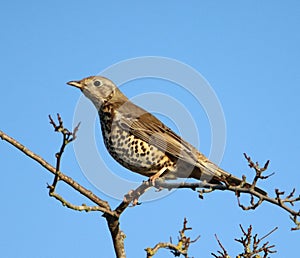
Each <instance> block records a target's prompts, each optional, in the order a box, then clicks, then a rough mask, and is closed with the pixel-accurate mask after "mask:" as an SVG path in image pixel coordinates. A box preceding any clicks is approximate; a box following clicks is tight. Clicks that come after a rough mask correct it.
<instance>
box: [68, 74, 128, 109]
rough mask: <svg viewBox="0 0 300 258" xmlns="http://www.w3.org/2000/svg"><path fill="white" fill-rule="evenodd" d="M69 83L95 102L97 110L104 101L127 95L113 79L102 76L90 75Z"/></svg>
mask: <svg viewBox="0 0 300 258" xmlns="http://www.w3.org/2000/svg"><path fill="white" fill-rule="evenodd" d="M67 84H68V85H71V86H74V87H76V88H79V89H80V90H81V91H82V92H83V94H84V95H85V96H86V97H87V98H88V99H90V100H91V101H92V102H93V103H94V105H95V106H96V108H97V110H98V109H99V108H100V107H101V105H102V104H103V103H104V102H106V101H108V100H110V99H112V98H114V97H120V98H123V97H125V96H124V95H123V94H122V93H121V92H120V91H119V89H118V88H117V86H116V85H115V84H114V83H113V82H112V81H111V80H109V79H107V78H105V77H102V76H90V77H86V78H84V79H82V80H80V81H70V82H67Z"/></svg>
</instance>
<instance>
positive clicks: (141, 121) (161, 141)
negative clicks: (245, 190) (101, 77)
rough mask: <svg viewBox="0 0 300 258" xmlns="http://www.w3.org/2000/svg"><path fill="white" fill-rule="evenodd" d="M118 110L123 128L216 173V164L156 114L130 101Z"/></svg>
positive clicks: (208, 171)
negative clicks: (132, 113)
mask: <svg viewBox="0 0 300 258" xmlns="http://www.w3.org/2000/svg"><path fill="white" fill-rule="evenodd" d="M133 106H134V107H133ZM133 108H134V110H135V112H134V117H132V115H130V114H131V113H129V112H130V111H131V112H132V110H133ZM118 112H119V116H118V119H117V120H118V121H119V122H118V123H119V126H121V127H123V129H125V130H129V131H130V132H131V133H132V134H133V135H135V136H136V137H138V138H139V139H142V140H143V141H146V142H148V143H150V144H152V145H153V146H155V147H157V148H158V149H160V150H161V151H164V152H165V153H167V154H169V155H171V156H172V157H175V158H177V159H180V160H183V161H184V162H187V163H189V164H191V165H193V166H196V167H199V168H200V169H201V170H202V172H206V173H207V174H210V175H216V171H215V169H216V168H218V167H217V166H216V165H215V164H213V163H212V162H210V161H209V160H208V159H207V158H206V157H205V156H204V155H202V154H201V153H199V151H198V150H197V149H196V148H195V147H193V146H192V145H191V144H189V143H188V142H186V141H185V140H183V139H182V138H181V137H180V136H179V135H177V134H176V133H174V132H173V131H172V130H171V129H170V128H169V127H167V126H166V125H164V124H163V123H162V122H161V121H160V120H158V119H157V118H156V117H155V116H153V115H151V114H150V113H148V112H146V111H145V110H143V109H142V108H140V107H138V106H136V105H134V104H132V103H130V102H128V103H126V104H125V105H122V106H121V107H120V108H119V109H118ZM209 167H210V168H209Z"/></svg>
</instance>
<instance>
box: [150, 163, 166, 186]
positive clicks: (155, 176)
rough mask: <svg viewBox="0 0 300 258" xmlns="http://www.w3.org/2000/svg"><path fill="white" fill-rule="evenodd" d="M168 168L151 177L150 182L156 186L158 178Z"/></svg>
mask: <svg viewBox="0 0 300 258" xmlns="http://www.w3.org/2000/svg"><path fill="white" fill-rule="evenodd" d="M167 169H168V168H167V167H163V168H162V169H161V170H159V171H158V172H157V173H156V174H154V175H153V176H150V177H149V181H150V182H151V183H152V185H154V182H155V180H156V179H157V178H159V177H160V176H161V175H162V174H163V173H164V172H165V171H166V170H167Z"/></svg>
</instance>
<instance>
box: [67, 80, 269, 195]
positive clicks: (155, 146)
mask: <svg viewBox="0 0 300 258" xmlns="http://www.w3.org/2000/svg"><path fill="white" fill-rule="evenodd" d="M68 84H69V85H72V86H75V87H77V88H79V89H80V90H81V91H82V92H83V93H84V95H85V96H86V97H87V98H89V99H90V100H91V101H92V102H93V104H94V105H95V107H96V109H97V110H98V113H99V117H100V123H101V130H102V135H103V139H104V143H105V146H106V148H107V150H108V152H109V153H110V154H111V156H112V157H113V158H114V159H115V160H116V161H118V162H119V163H120V164H121V165H122V166H124V167H126V168H128V169H129V170H131V171H133V172H136V173H139V174H142V175H145V176H148V177H151V178H152V179H155V178H157V177H163V178H166V179H175V178H178V177H180V178H188V177H191V178H195V179H200V180H206V181H209V182H211V183H222V182H224V179H226V181H227V182H228V183H230V184H232V185H240V184H241V180H240V179H239V178H237V177H235V176H234V175H232V174H229V173H228V172H226V171H224V170H222V169H221V168H219V167H218V166H217V165H216V164H214V163H212V162H211V161H210V160H209V159H207V158H206V157H205V156H204V155H203V154H201V153H200V152H199V151H198V150H197V149H196V148H195V147H193V146H192V145H191V144H189V143H188V142H186V141H184V140H183V139H182V138H181V137H180V136H178V135H177V134H176V133H174V132H173V131H172V130H171V129H170V128H168V127H167V126H165V125H164V124H163V123H162V122H161V121H160V120H158V119H157V118H156V117H154V116H153V115H152V114H150V113H148V112H147V111H146V110H144V109H142V108H141V107H139V106H137V105H135V104H133V103H132V102H131V101H129V100H128V98H127V97H126V96H125V95H124V94H123V93H122V92H121V91H120V90H119V89H118V88H117V87H116V86H115V84H114V83H113V82H112V81H110V80H109V79H107V78H104V77H100V76H90V77H87V78H84V79H82V80H80V81H71V82H68ZM257 190H258V191H259V192H261V193H264V191H263V190H261V189H257Z"/></svg>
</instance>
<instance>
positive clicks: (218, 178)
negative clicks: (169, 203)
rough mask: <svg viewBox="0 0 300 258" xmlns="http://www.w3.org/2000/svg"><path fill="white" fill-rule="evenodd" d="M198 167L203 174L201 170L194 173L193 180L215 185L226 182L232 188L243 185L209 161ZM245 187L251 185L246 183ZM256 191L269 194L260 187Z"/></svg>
mask: <svg viewBox="0 0 300 258" xmlns="http://www.w3.org/2000/svg"><path fill="white" fill-rule="evenodd" d="M197 165H198V166H197V167H199V168H200V171H201V172H200V171H199V170H198V173H197V171H193V173H192V175H191V176H192V177H193V178H196V179H201V180H206V181H207V182H210V183H213V184H215V183H217V184H224V182H225V181H226V182H227V183H228V184H229V185H232V186H239V185H241V184H242V180H241V179H240V178H238V177H236V176H234V175H232V174H230V173H228V172H226V171H225V170H223V169H221V168H220V167H219V166H217V165H216V164H214V163H212V162H211V161H210V160H208V159H206V160H204V161H199V164H197ZM199 172H200V174H199ZM243 187H246V188H250V187H251V184H249V183H245V184H244V185H243ZM254 190H255V191H256V192H258V193H260V194H262V195H267V193H266V192H265V191H264V190H262V189H260V188H259V187H255V188H254Z"/></svg>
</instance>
